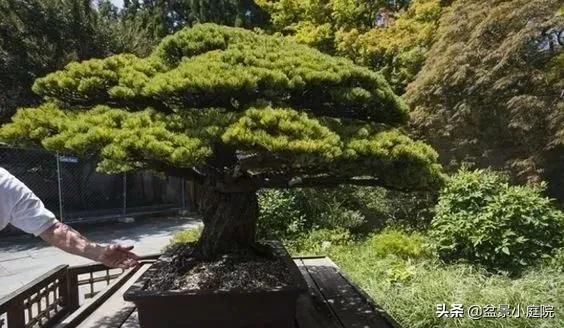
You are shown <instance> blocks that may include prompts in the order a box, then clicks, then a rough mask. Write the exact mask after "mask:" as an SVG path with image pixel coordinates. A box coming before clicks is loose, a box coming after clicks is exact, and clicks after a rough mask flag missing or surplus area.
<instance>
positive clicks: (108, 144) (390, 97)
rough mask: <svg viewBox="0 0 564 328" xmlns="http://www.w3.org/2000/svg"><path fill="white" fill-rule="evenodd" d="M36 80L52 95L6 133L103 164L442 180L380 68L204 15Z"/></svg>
mask: <svg viewBox="0 0 564 328" xmlns="http://www.w3.org/2000/svg"><path fill="white" fill-rule="evenodd" d="M33 90H34V91H35V92H36V93H37V94H39V95H40V96H42V97H43V99H44V101H43V104H41V105H40V106H38V107H36V108H25V109H20V111H19V112H18V113H17V114H16V115H15V116H14V117H13V119H12V123H11V124H8V125H6V126H4V127H3V128H1V129H0V138H1V139H3V140H7V141H10V142H30V143H33V144H38V145H41V146H43V147H45V148H47V149H51V150H57V151H62V152H72V153H75V154H88V155H97V156H98V157H99V159H100V165H99V167H98V168H99V169H100V170H102V171H105V172H120V171H127V170H132V169H140V168H146V169H154V170H164V169H163V168H170V167H173V168H187V169H191V168H193V167H196V168H199V169H201V170H200V172H201V171H203V170H205V169H207V168H209V167H212V166H213V167H214V168H215V171H213V172H215V173H217V172H218V170H219V171H222V170H225V169H226V165H225V163H232V164H233V163H234V162H237V161H238V160H239V159H240V158H242V157H248V156H254V157H260V159H261V160H260V161H257V162H256V163H254V164H253V165H250V166H246V167H245V168H244V169H245V170H247V172H246V173H249V172H251V171H252V172H254V173H257V172H258V173H268V172H273V171H275V172H276V174H278V175H283V176H285V177H291V176H307V175H308V174H317V175H319V174H326V175H327V176H338V177H358V176H372V177H376V178H378V179H380V180H381V181H382V184H385V185H388V186H393V187H400V188H430V187H436V186H437V185H439V183H440V182H441V181H442V174H441V168H440V166H439V164H437V162H438V158H437V154H436V152H435V151H434V150H433V149H432V148H430V147H429V146H427V145H426V144H424V143H422V142H417V141H413V140H412V139H410V138H409V137H408V136H407V135H405V134H404V132H403V131H402V130H401V125H402V124H404V123H405V122H406V120H407V118H408V114H407V107H406V106H405V105H404V103H403V102H402V100H401V99H400V98H399V97H398V96H396V95H395V94H394V92H393V91H392V89H391V88H390V86H389V85H388V83H387V82H386V81H385V79H384V78H383V77H382V76H381V75H380V74H378V73H375V72H372V71H370V70H369V69H367V68H363V67H360V66H357V65H355V64H353V63H352V62H351V61H349V60H347V59H343V58H338V57H332V56H329V55H326V54H322V53H321V52H319V51H318V50H315V49H313V48H310V47H308V46H305V45H299V44H297V43H294V42H293V41H290V40H287V39H285V38H283V37H280V36H270V35H264V34H261V33H257V32H252V31H249V30H244V29H240V28H233V27H226V26H218V25H214V24H202V25H196V26H195V27H193V28H186V29H184V30H181V31H179V32H177V33H176V34H174V35H171V36H168V37H166V38H164V39H163V40H162V42H161V43H160V44H159V45H158V46H157V47H156V48H155V49H154V51H153V52H152V54H151V55H149V56H148V57H146V58H139V57H137V56H135V55H131V54H121V55H115V56H111V57H108V58H104V59H92V60H87V61H84V62H80V63H77V62H74V63H71V64H69V65H67V66H66V67H65V69H63V70H61V71H57V72H54V73H52V74H49V75H47V76H45V77H42V78H39V79H38V80H37V81H36V82H35V84H34V87H33ZM226 150H227V151H226ZM235 154H236V156H235ZM218 156H219V157H221V156H224V157H225V156H231V157H230V158H231V159H230V160H224V161H223V162H221V163H220V164H221V165H220V164H218V162H217V158H218ZM229 169H233V167H229ZM208 172H209V171H208ZM221 175H222V174H219V176H221Z"/></svg>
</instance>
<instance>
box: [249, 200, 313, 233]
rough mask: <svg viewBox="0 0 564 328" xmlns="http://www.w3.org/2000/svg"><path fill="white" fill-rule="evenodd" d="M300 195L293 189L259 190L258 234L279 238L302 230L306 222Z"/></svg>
mask: <svg viewBox="0 0 564 328" xmlns="http://www.w3.org/2000/svg"><path fill="white" fill-rule="evenodd" d="M300 197H301V195H300V194H299V193H296V192H295V191H293V190H287V189H283V190H278V189H267V190H261V191H260V192H259V194H258V199H259V206H260V216H259V222H258V236H259V237H260V238H265V239H280V238H285V237H290V236H295V235H297V234H298V233H300V232H302V231H304V230H305V229H306V224H307V223H306V221H305V219H306V214H305V210H304V209H303V205H302V201H301V199H300Z"/></svg>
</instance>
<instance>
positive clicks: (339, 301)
mask: <svg viewBox="0 0 564 328" xmlns="http://www.w3.org/2000/svg"><path fill="white" fill-rule="evenodd" d="M303 263H304V264H305V266H306V268H307V271H308V273H309V274H310V276H311V277H312V279H313V281H314V282H315V284H316V285H317V287H318V288H319V291H320V293H321V294H322V295H323V296H324V298H325V300H326V302H327V303H328V304H329V305H330V306H331V308H332V309H333V311H334V312H335V313H336V314H337V316H338V317H339V320H340V321H341V323H342V325H343V326H344V327H347V328H392V326H391V325H390V324H389V323H388V322H387V321H386V320H385V319H384V318H383V317H382V316H381V315H380V314H379V313H378V312H377V311H376V309H374V308H373V307H372V305H371V304H370V303H368V302H367V300H366V299H365V297H364V296H362V295H361V294H359V293H358V292H357V291H356V289H355V288H354V287H353V286H352V285H351V284H350V283H349V282H348V281H347V280H346V279H345V278H344V277H343V276H342V275H341V274H340V273H339V271H338V270H337V268H336V266H335V264H334V263H333V262H332V261H329V260H328V259H307V260H304V261H303Z"/></svg>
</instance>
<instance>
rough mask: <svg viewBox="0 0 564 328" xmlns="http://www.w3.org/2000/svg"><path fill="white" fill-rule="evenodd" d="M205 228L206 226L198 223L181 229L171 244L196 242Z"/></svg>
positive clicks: (173, 237)
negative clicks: (195, 225)
mask: <svg viewBox="0 0 564 328" xmlns="http://www.w3.org/2000/svg"><path fill="white" fill-rule="evenodd" d="M203 229H204V226H202V225H198V226H197V227H193V228H190V229H187V230H184V231H179V232H177V233H175V234H174V235H173V236H172V239H171V240H170V245H174V244H185V243H193V242H196V241H198V239H200V235H201V234H202V230H203Z"/></svg>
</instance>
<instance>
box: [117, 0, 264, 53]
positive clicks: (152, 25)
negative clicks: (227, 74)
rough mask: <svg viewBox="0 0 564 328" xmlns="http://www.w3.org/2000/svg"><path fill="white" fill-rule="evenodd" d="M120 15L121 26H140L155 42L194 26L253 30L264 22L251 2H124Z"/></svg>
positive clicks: (162, 0) (256, 7)
mask: <svg viewBox="0 0 564 328" xmlns="http://www.w3.org/2000/svg"><path fill="white" fill-rule="evenodd" d="M122 16H123V25H124V27H126V28H127V26H131V25H133V26H139V25H140V26H143V27H144V28H145V29H146V34H147V35H148V36H149V37H150V38H151V39H152V40H153V41H154V42H155V43H156V42H158V41H159V40H160V39H162V38H163V37H165V36H167V35H169V34H171V33H174V32H176V31H178V30H180V29H182V28H184V27H186V26H192V25H194V24H196V23H205V22H211V23H216V24H222V25H228V26H236V27H245V28H253V27H259V26H263V25H265V24H267V22H268V14H267V13H266V12H265V11H264V10H262V9H261V8H260V7H258V6H257V5H256V4H255V3H254V1H252V0H172V1H170V0H125V1H124V7H123V11H122Z"/></svg>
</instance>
